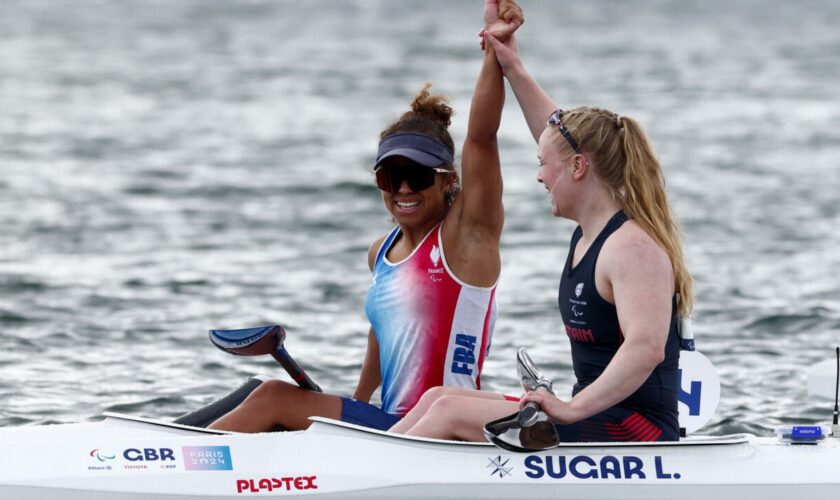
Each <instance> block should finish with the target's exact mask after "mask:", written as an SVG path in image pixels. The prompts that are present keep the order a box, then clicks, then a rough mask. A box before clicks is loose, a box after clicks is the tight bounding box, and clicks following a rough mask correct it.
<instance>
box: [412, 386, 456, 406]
mask: <svg viewBox="0 0 840 500" xmlns="http://www.w3.org/2000/svg"><path fill="white" fill-rule="evenodd" d="M449 389H450V388H449V387H445V386H442V385H439V386H437V387H432V388H430V389H428V390H427V391H426V392H424V393H423V395H422V396H420V401H419V402H418V404H419V403H425V404H427V405H431V404H434V402H435V401H437V400H438V399H440V398H442V397H443V396H446V395H447V394H448V393H449Z"/></svg>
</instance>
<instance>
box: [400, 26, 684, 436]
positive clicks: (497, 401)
mask: <svg viewBox="0 0 840 500" xmlns="http://www.w3.org/2000/svg"><path fill="white" fill-rule="evenodd" d="M482 41H483V42H489V45H488V46H487V48H488V49H489V51H490V52H494V53H495V54H496V57H497V59H498V61H499V64H500V65H501V67H502V69H503V72H504V74H505V77H506V78H507V79H508V81H509V82H510V84H511V87H512V88H513V91H514V93H515V94H516V97H517V100H518V101H519V104H520V107H521V108H522V110H523V113H524V115H525V118H526V121H527V123H528V126H529V128H530V130H531V133H532V134H533V136H534V139H535V140H536V141H537V143H538V153H537V158H538V159H539V167H540V168H539V173H538V174H537V181H539V182H540V183H542V184H543V186H544V187H545V188H546V190H547V191H548V197H549V200H550V202H551V213H552V215H554V216H556V217H563V218H566V219H571V220H574V221H575V222H577V223H578V227H577V229H576V230H575V231H574V233H573V235H572V240H571V244H570V248H569V254H568V257H567V260H566V262H565V264H564V265H563V267H562V270H561V279H560V290H559V295H558V306H559V309H560V315H561V317H562V320H563V323H564V324H563V328H562V329H561V330H560V331H561V332H564V333H565V334H566V336H567V337H568V339H569V341H570V342H571V350H572V363H573V366H574V371H575V376H576V378H577V383H576V384H575V386H574V389H573V392H572V398H571V399H569V400H563V399H559V398H557V397H555V396H554V395H552V394H551V393H549V392H548V391H546V390H544V389H538V390H537V391H535V392H528V393H526V394H525V395H524V396H523V397H522V398H521V400H519V401H510V400H508V399H510V398H505V397H504V396H502V395H501V394H495V395H494V394H491V393H488V392H481V391H473V390H464V389H458V388H448V387H447V388H436V389H434V390H431V391H429V392H427V393H426V394H425V395H424V396H423V398H422V399H421V400H420V402H419V403H418V404H417V405H416V406H415V408H414V409H413V410H412V411H411V412H410V413H409V414H408V415H406V417H405V418H404V419H403V420H402V421H401V422H399V423H398V424H396V425H395V427H394V428H393V429H392V430H393V431H394V432H401V433H406V434H410V435H416V436H426V437H434V438H442V439H461V440H467V441H484V440H485V437H484V434H483V432H482V431H483V427H484V425H485V424H486V423H488V422H490V421H493V420H496V419H501V418H503V417H505V416H506V415H510V414H511V413H515V412H516V411H517V410H518V409H519V408H521V407H522V406H524V405H525V404H526V403H527V402H529V401H534V402H536V403H538V404H539V405H540V406H541V407H542V409H543V411H545V413H546V414H547V415H548V416H549V417H550V418H551V420H552V421H553V422H554V424H555V426H554V427H555V429H556V432H557V434H558V435H559V436H555V437H559V439H560V440H561V441H567V442H579V441H672V440H677V439H679V424H678V419H677V384H678V382H677V367H678V362H679V339H678V334H677V317H678V316H679V315H685V314H687V313H688V312H689V311H690V309H691V305H692V292H691V276H690V275H689V273H688V271H687V269H686V266H685V262H684V258H683V252H682V246H681V242H680V236H679V231H678V228H677V225H676V222H675V220H674V219H673V217H672V215H671V210H670V207H669V204H668V201H667V198H666V194H665V183H664V180H663V177H662V172H661V170H660V167H659V163H658V162H657V160H656V157H655V155H654V152H653V149H652V147H651V145H650V143H649V141H648V139H647V137H646V135H645V133H644V132H643V130H642V129H641V127H640V126H639V124H638V123H637V122H636V121H635V120H633V119H631V118H628V117H625V116H619V115H617V114H615V113H613V112H610V111H607V110H604V109H599V108H591V107H580V108H576V109H572V110H569V111H565V112H564V111H561V110H558V109H557V107H556V106H555V104H554V103H553V102H552V100H551V99H550V98H549V97H548V95H547V94H546V93H545V92H544V91H543V90H542V88H540V86H539V85H538V84H537V83H536V81H535V80H534V79H533V78H532V77H531V76H530V75H529V74H528V73H527V72H526V71H525V69H524V67H523V65H522V61H521V60H520V58H519V53H518V49H517V47H516V43H515V40H514V38H513V37H511V38H510V39H508V40H507V41H506V42H504V43H503V42H502V41H500V40H498V39H496V38H494V37H493V36H492V35H489V36H488V35H485V38H484V39H483V40H482ZM482 45H484V43H483V44H482ZM548 265H550V266H553V265H555V264H548ZM678 296H679V297H681V298H682V300H681V301H678V300H677V297H678Z"/></svg>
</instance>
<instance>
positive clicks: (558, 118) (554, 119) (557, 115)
mask: <svg viewBox="0 0 840 500" xmlns="http://www.w3.org/2000/svg"><path fill="white" fill-rule="evenodd" d="M563 113H565V111H563V110H562V109H558V110H556V111H554V113H551V116H549V117H548V124H549V125H554V126H556V127H557V130H559V131H560V133H561V134H563V137H565V138H566V141H567V142H568V143H569V146H571V147H572V149H574V150H575V153H577V154H580V148H579V147H578V143H577V141H576V140H575V138H574V137H572V133H571V132H569V129H567V128H566V126H565V125H563V120H562V118H563Z"/></svg>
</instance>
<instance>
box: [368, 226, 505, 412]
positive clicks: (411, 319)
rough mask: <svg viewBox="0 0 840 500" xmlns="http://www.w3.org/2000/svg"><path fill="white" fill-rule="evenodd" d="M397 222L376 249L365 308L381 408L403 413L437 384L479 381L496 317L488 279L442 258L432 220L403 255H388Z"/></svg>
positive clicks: (472, 384) (471, 384)
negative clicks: (472, 279) (463, 274)
mask: <svg viewBox="0 0 840 500" xmlns="http://www.w3.org/2000/svg"><path fill="white" fill-rule="evenodd" d="M399 235H400V228H399V226H397V227H396V228H394V229H393V230H392V231H391V233H390V234H389V235H388V237H387V238H385V241H384V242H383V243H382V246H381V247H380V248H379V251H378V253H377V255H376V262H375V264H374V267H373V277H372V279H371V285H370V289H369V290H368V294H367V299H366V301H365V312H366V313H367V317H368V320H369V321H370V324H371V326H372V327H373V330H374V332H375V334H376V340H377V341H378V342H379V363H380V369H381V371H382V409H383V410H385V411H387V412H388V413H392V414H396V415H404V414H405V413H407V412H408V411H409V410H410V409H411V408H413V407H414V405H415V404H416V403H417V401H418V400H419V399H420V396H422V395H423V393H424V392H426V390H428V389H429V388H431V387H436V386H439V385H447V386H456V387H466V388H473V389H477V388H480V379H479V374H480V373H481V368H482V365H483V364H484V358H485V356H486V354H487V352H488V350H489V347H490V339H491V337H492V335H493V328H494V326H495V322H496V305H495V300H494V296H495V291H496V286H495V285H493V286H492V287H488V288H482V287H475V286H471V285H468V284H466V283H464V282H462V281H460V280H459V279H458V278H456V277H455V275H454V274H453V273H452V271H451V270H450V269H449V266H448V265H447V263H446V256H445V254H444V249H443V244H442V241H441V240H442V238H441V225H440V224H438V225H437V226H436V227H435V228H434V229H432V230H431V231H430V232H429V234H427V235H426V237H425V238H424V240H423V241H422V242H421V243H420V245H418V246H417V248H415V249H414V251H413V252H412V253H411V255H409V256H408V257H407V258H405V259H404V260H402V261H400V262H391V261H389V260H388V258H387V257H386V254H387V253H388V250H389V249H390V248H391V247H392V246H393V244H394V242H395V241H396V240H397V238H398V237H399Z"/></svg>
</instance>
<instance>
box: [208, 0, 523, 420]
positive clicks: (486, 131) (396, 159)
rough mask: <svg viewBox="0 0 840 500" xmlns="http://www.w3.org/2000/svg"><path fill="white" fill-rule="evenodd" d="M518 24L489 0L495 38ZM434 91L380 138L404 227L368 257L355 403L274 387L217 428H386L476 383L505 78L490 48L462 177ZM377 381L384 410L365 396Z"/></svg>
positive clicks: (383, 184) (486, 323)
mask: <svg viewBox="0 0 840 500" xmlns="http://www.w3.org/2000/svg"><path fill="white" fill-rule="evenodd" d="M521 23H522V17H521V11H520V10H519V8H518V6H517V5H516V4H515V3H514V2H512V1H506V0H502V1H501V2H499V3H498V4H497V2H496V0H488V1H487V3H486V5H485V25H489V27H488V28H487V29H488V31H492V32H493V33H495V34H496V36H498V37H499V38H501V39H506V38H508V37H509V36H510V34H511V33H512V32H513V31H514V30H515V29H516V28H517V27H518V26H519V25H520V24H521ZM429 87H430V85H429V84H427V85H426V86H425V87H424V88H423V90H422V91H421V92H420V93H419V94H418V95H417V96H416V97H415V99H414V101H413V102H412V103H411V110H410V111H408V112H407V113H405V114H403V115H402V116H401V117H400V118H399V119H398V120H397V121H396V122H394V123H393V124H391V125H390V126H388V127H387V128H386V129H385V130H384V131H383V132H382V133H381V135H380V143H379V151H378V154H377V158H376V165H375V168H374V172H375V175H376V184H377V186H378V187H379V189H380V191H381V192H382V200H383V202H384V203H385V208H386V209H387V210H388V212H390V214H391V216H392V218H393V220H394V222H396V227H394V229H393V230H392V231H390V232H389V233H388V234H386V235H384V236H382V237H380V238H379V239H377V240H376V241H374V242H373V244H372V245H371V246H370V250H369V252H368V263H369V266H370V268H371V271H372V273H373V275H372V279H371V285H370V288H369V290H368V294H367V299H366V301H365V311H366V313H367V316H368V319H369V320H370V323H371V329H370V332H369V334H368V347H367V353H366V356H365V360H364V363H363V365H362V371H361V375H360V378H359V383H358V385H357V387H356V391H355V394H354V396H353V398H347V397H340V396H337V395H332V394H324V393H319V392H313V391H307V390H304V389H301V388H299V387H297V386H294V385H292V384H288V383H286V382H282V381H279V380H270V381H267V382H264V383H263V384H261V385H260V386H259V387H257V389H256V390H254V392H253V393H251V395H250V396H249V397H248V398H247V399H246V400H245V401H243V402H242V404H240V405H239V406H238V407H237V408H235V409H234V410H233V411H231V412H230V413H228V414H227V415H225V416H223V417H221V418H220V419H219V420H217V421H216V422H214V423H213V424H212V425H211V427H213V428H216V429H226V430H234V431H239V432H260V431H269V430H272V429H275V428H277V427H281V428H284V429H287V430H299V429H305V428H307V427H308V426H309V424H310V421H309V420H308V417H310V416H316V415H317V416H324V417H329V418H333V419H341V420H343V421H345V422H350V423H353V424H358V425H363V426H367V427H373V428H377V429H383V430H384V429H388V428H389V427H391V426H392V425H394V424H395V423H396V422H397V421H399V419H400V418H401V417H402V416H403V415H404V414H405V413H406V412H408V411H409V410H410V409H411V408H412V407H413V406H414V405H415V404H416V403H417V401H418V400H419V399H420V397H421V395H422V394H423V393H424V392H425V391H426V390H427V389H429V388H431V387H436V386H441V385H448V386H455V387H463V388H470V389H475V388H478V387H479V385H480V379H479V374H480V372H481V368H482V364H483V362H484V357H485V355H486V353H487V351H488V348H489V344H490V338H491V336H492V333H493V327H494V323H495V315H496V309H495V301H494V294H495V288H496V282H497V280H498V277H499V271H500V267H501V262H500V257H499V238H500V235H501V232H502V224H503V220H504V218H503V217H504V215H503V209H502V178H501V172H500V165H499V154H498V147H497V143H496V131H497V130H498V127H499V122H500V120H501V113H502V105H503V103H504V83H503V80H502V72H501V68H500V67H499V64H498V62H497V61H496V58H495V56H494V55H493V53H492V51H487V52H486V54H485V56H484V61H483V64H482V67H481V71H480V73H479V76H478V81H477V83H476V87H475V92H474V94H473V97H472V104H471V108H470V116H469V123H468V129H467V137H466V140H465V141H464V146H463V153H462V166H461V172H462V173H461V179H460V181H459V178H458V173H457V171H456V169H455V147H454V143H453V140H452V137H451V136H450V134H449V131H448V127H449V123H450V117H451V115H452V109H451V108H450V107H449V106H448V105H447V103H446V100H445V98H444V97H443V96H440V95H430V94H429ZM380 384H381V385H382V392H381V399H382V407H381V408H378V407H376V406H373V405H370V404H368V401H369V400H370V398H371V396H372V395H373V393H374V391H375V390H376V388H377V387H379V385H380Z"/></svg>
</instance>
